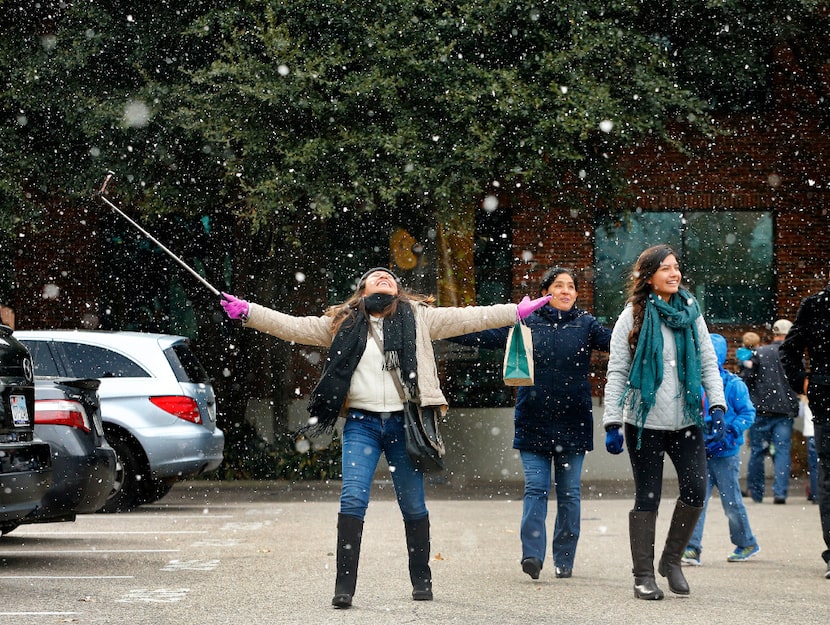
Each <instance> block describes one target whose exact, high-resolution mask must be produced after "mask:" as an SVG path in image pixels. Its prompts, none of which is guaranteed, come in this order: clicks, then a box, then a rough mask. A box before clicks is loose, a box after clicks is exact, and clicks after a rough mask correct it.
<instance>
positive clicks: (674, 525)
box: [657, 499, 703, 595]
mask: <svg viewBox="0 0 830 625" xmlns="http://www.w3.org/2000/svg"><path fill="white" fill-rule="evenodd" d="M701 512H703V508H702V507H701V508H695V507H694V506H690V505H688V504H686V503H683V502H682V501H680V500H679V499H678V500H677V504H675V507H674V514H673V515H672V518H671V526H670V527H669V534H668V536H667V537H666V546H665V547H664V548H663V556H662V557H661V558H660V565H659V566H658V567H657V570H658V571H659V573H660V575H662V576H663V577H665V578H666V580H667V581H668V582H669V590H671V591H672V592H673V593H675V594H677V595H688V594H689V583H688V582H687V581H686V577H685V576H684V575H683V569H682V568H681V566H680V560H681V558H682V557H683V551H684V550H685V549H686V546H687V545H688V544H689V539H690V538H691V537H692V534H693V533H694V531H695V525H696V524H697V520H698V518H699V517H700V513H701Z"/></svg>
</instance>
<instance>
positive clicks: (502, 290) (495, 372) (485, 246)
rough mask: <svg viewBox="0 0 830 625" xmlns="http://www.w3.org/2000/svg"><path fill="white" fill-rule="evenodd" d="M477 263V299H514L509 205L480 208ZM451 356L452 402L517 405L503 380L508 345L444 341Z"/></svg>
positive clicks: (447, 385)
mask: <svg viewBox="0 0 830 625" xmlns="http://www.w3.org/2000/svg"><path fill="white" fill-rule="evenodd" d="M475 218H476V224H475V243H474V248H473V260H474V263H475V284H476V304H477V305H479V306H486V305H489V304H504V303H507V302H510V301H512V299H511V291H512V288H513V257H512V255H511V243H512V241H513V237H512V235H511V231H512V223H511V220H510V213H509V211H491V212H488V211H485V210H482V209H479V210H477V211H476V216H475ZM440 348H441V349H443V350H444V355H445V356H446V359H447V360H446V362H447V366H446V380H445V381H444V383H443V384H442V388H443V390H444V393H445V395H446V396H447V399H448V401H449V402H450V404H451V405H452V406H453V407H459V408H462V407H467V408H472V407H480V408H481V407H483V408H496V407H504V406H512V405H513V389H512V387H508V386H505V384H504V381H503V380H502V362H503V360H504V350H502V349H499V350H495V349H477V348H474V347H462V346H460V345H454V344H452V343H450V342H449V341H441V342H440Z"/></svg>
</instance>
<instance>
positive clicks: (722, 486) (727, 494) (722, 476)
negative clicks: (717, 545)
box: [689, 455, 757, 553]
mask: <svg viewBox="0 0 830 625" xmlns="http://www.w3.org/2000/svg"><path fill="white" fill-rule="evenodd" d="M706 465H707V467H706V468H707V472H708V474H709V482H708V485H707V487H706V501H705V503H704V504H703V512H701V514H700V518H699V519H698V520H697V525H695V531H694V533H693V534H692V538H691V539H690V540H689V547H692V548H694V549H697V551H698V553H700V552H701V551H702V547H701V542H702V540H703V524H704V523H705V522H706V509H707V507H708V504H709V498H710V497H711V496H712V489H713V488H717V489H718V492H719V493H720V501H721V505H722V506H723V512H724V514H726V518H727V520H728V522H729V539H730V540H731V541H732V544H733V545H735V546H736V547H738V548H741V549H743V548H744V547H750V546H751V545H755V544H757V541H756V540H755V536H754V535H753V534H752V528H751V527H750V526H749V517H748V516H747V513H746V506H744V502H743V497H742V496H741V483H740V481H739V477H740V471H741V457H740V456H738V455H736V456H726V457H724V458H708V459H707V461H706Z"/></svg>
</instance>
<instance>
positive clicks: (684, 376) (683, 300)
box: [620, 289, 703, 449]
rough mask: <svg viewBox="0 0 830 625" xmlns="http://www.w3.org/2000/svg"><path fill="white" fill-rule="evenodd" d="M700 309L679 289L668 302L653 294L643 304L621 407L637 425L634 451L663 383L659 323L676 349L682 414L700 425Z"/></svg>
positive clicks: (661, 343) (661, 334)
mask: <svg viewBox="0 0 830 625" xmlns="http://www.w3.org/2000/svg"><path fill="white" fill-rule="evenodd" d="M699 316H700V308H699V306H698V304H697V302H696V301H695V299H694V298H693V297H692V296H691V294H690V293H688V292H686V291H684V290H682V289H681V290H679V291H678V293H676V294H674V295H672V297H671V299H670V300H669V302H668V303H666V302H664V301H663V300H662V299H660V298H659V297H658V296H656V295H654V294H653V293H652V294H650V295H649V297H648V300H647V301H646V309H645V315H644V318H643V327H642V329H641V330H640V338H639V340H638V341H637V349H636V351H635V352H634V358H633V360H632V361H631V370H630V371H629V372H628V386H627V388H626V391H625V393H624V394H623V396H622V398H621V399H620V405H625V404H626V402H627V404H628V407H629V409H631V410H632V411H634V416H635V423H636V425H637V428H638V431H637V449H639V448H640V442H641V440H642V434H643V427H644V426H645V423H646V417H647V416H648V413H649V411H650V410H651V409H652V408H653V407H654V401H655V398H656V397H657V389H658V388H659V387H660V384H661V383H662V381H663V333H662V332H661V331H660V324H661V322H662V323H665V324H666V325H667V326H668V327H669V328H671V329H672V330H673V334H674V344H675V347H676V349H677V377H678V380H679V381H680V385H681V388H683V389H684V397H683V401H684V406H683V413H684V415H685V416H686V419H687V420H688V421H689V422H690V423H694V424H695V425H698V426H702V425H703V415H702V414H701V408H700V406H701V404H700V401H701V399H700V353H699V349H698V347H699V342H698V336H697V326H696V324H695V320H696V319H697V318H698V317H699Z"/></svg>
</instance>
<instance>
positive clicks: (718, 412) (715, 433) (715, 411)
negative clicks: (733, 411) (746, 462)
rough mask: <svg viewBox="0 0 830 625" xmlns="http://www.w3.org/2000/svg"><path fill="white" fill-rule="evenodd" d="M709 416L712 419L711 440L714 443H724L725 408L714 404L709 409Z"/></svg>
mask: <svg viewBox="0 0 830 625" xmlns="http://www.w3.org/2000/svg"><path fill="white" fill-rule="evenodd" d="M709 416H710V417H711V419H712V425H711V435H710V436H709V440H711V441H712V442H714V443H722V442H723V437H724V436H725V435H726V421H725V420H724V414H723V408H721V407H720V406H713V407H712V408H711V410H709Z"/></svg>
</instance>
